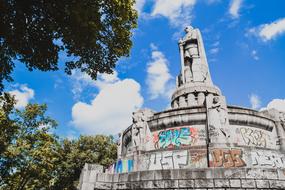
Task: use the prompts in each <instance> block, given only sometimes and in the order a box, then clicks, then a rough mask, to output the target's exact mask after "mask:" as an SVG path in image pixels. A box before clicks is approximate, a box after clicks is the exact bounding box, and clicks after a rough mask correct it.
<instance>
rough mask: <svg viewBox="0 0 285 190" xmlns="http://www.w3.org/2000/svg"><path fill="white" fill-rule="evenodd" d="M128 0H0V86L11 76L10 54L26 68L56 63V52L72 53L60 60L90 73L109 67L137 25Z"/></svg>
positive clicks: (48, 67)
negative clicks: (72, 57)
mask: <svg viewBox="0 0 285 190" xmlns="http://www.w3.org/2000/svg"><path fill="white" fill-rule="evenodd" d="M133 4H134V0H124V1H121V0H72V1H71V0H61V1H58V0H48V1H21V0H9V1H5V0H1V1H0V90H1V89H3V81H4V80H7V81H12V78H11V77H10V75H11V72H12V71H13V69H14V67H15V60H19V61H21V62H22V63H24V64H25V65H26V66H27V68H28V69H29V70H30V71H32V70H34V69H39V70H41V71H50V70H57V69H58V57H59V52H60V51H62V50H64V51H65V52H66V53H67V56H68V57H71V56H74V57H76V59H74V60H72V61H67V62H66V63H65V65H66V67H65V71H66V73H67V74H71V71H72V70H73V69H80V70H81V71H82V72H85V73H87V74H88V75H90V76H91V78H93V79H96V76H97V73H98V72H99V73H111V72H112V68H114V67H115V63H116V61H117V60H118V59H119V58H120V57H121V56H128V55H129V51H130V48H131V45H132V42H131V39H130V38H131V36H132V33H131V30H132V29H133V28H135V27H136V25H137V23H136V22H137V12H136V11H135V10H134V9H133Z"/></svg>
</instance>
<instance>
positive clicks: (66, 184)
mask: <svg viewBox="0 0 285 190" xmlns="http://www.w3.org/2000/svg"><path fill="white" fill-rule="evenodd" d="M59 155H60V159H59V160H58V162H59V163H58V165H57V168H56V173H57V177H58V178H57V179H56V180H55V183H54V186H53V189H54V190H57V189H66V190H75V189H77V185H78V182H79V177H80V173H81V170H82V168H83V166H84V164H85V163H97V164H101V165H103V166H104V167H105V168H106V167H107V166H109V165H110V164H112V163H114V162H115V160H116V157H117V146H116V144H115V143H114V140H113V138H112V137H108V136H104V135H96V136H80V137H79V139H78V140H68V139H65V140H64V141H62V144H61V148H60V150H59Z"/></svg>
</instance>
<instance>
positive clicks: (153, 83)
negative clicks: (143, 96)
mask: <svg viewBox="0 0 285 190" xmlns="http://www.w3.org/2000/svg"><path fill="white" fill-rule="evenodd" d="M172 78H173V77H172V76H171V74H170V73H169V69H168V61H167V59H166V58H165V56H164V54H163V53H162V52H160V51H158V50H153V51H152V60H151V61H150V62H149V63H148V64H147V80H146V83H147V86H148V89H149V93H150V98H151V99H156V98H158V97H159V96H164V97H167V98H168V97H169V96H170V93H171V91H172V89H173V85H172V84H171V81H170V80H171V79H172Z"/></svg>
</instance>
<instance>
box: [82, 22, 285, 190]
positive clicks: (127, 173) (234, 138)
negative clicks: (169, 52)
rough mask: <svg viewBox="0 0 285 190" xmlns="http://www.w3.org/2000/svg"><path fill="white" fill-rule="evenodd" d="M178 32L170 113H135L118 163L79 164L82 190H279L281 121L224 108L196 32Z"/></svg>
mask: <svg viewBox="0 0 285 190" xmlns="http://www.w3.org/2000/svg"><path fill="white" fill-rule="evenodd" d="M185 32H186V35H185V37H184V38H182V39H181V40H179V43H178V44H179V50H180V57H181V60H180V62H181V73H180V74H179V76H178V77H177V82H176V83H177V88H176V90H175V92H174V93H173V95H172V99H171V107H172V108H171V109H169V110H166V111H163V112H159V113H154V112H153V111H151V110H148V109H144V110H139V111H137V112H135V113H134V114H133V124H132V125H131V126H130V127H128V128H126V130H124V131H123V132H122V133H121V134H120V140H119V143H118V160H117V162H116V163H114V164H113V165H112V166H110V168H109V169H107V170H105V172H103V167H102V166H99V165H92V164H86V165H85V167H84V169H83V170H82V174H81V178H80V189H81V190H91V189H92V190H93V189H220V190H222V189H224V190H225V189H243V190H245V189H285V139H284V137H285V115H284V114H283V113H280V112H278V111H276V110H265V111H262V112H259V111H255V110H252V109H247V108H241V107H236V106H229V105H227V103H226V99H225V97H224V96H223V95H222V93H221V91H220V89H219V88H218V87H217V86H215V85H214V84H213V82H212V80H211V75H210V72H209V68H208V63H207V58H206V54H205V48H204V45H203V40H202V36H201V33H200V31H199V29H194V28H192V27H191V26H189V27H186V29H185Z"/></svg>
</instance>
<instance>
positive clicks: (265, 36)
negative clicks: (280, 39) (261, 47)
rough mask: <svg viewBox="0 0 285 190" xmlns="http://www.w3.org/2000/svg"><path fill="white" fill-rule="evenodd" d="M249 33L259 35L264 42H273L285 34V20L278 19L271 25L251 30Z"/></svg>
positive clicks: (263, 25)
mask: <svg viewBox="0 0 285 190" xmlns="http://www.w3.org/2000/svg"><path fill="white" fill-rule="evenodd" d="M248 32H249V33H250V34H254V35H257V36H258V37H260V38H261V39H262V40H263V41H269V40H272V39H274V38H276V37H277V36H280V35H282V34H284V33H285V18H282V19H278V20H276V21H274V22H272V23H269V24H262V25H260V26H258V27H254V28H251V29H250V30H249V31H248Z"/></svg>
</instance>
